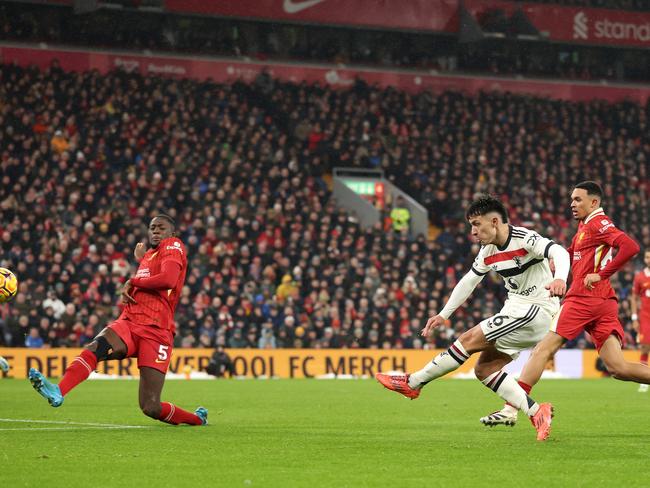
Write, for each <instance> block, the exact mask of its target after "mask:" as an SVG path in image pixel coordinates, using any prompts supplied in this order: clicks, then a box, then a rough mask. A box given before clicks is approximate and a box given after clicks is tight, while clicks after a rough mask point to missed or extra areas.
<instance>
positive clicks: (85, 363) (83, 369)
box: [59, 349, 97, 396]
mask: <svg viewBox="0 0 650 488" xmlns="http://www.w3.org/2000/svg"><path fill="white" fill-rule="evenodd" d="M96 367H97V357H95V354H93V353H92V352H90V351H89V350H88V349H84V350H83V352H82V353H81V354H80V355H79V356H77V357H76V358H74V360H73V361H72V363H70V366H68V367H67V369H66V370H65V373H64V374H63V378H61V381H60V382H59V388H60V389H61V395H63V396H65V395H66V394H67V393H68V392H69V391H70V390H72V389H73V388H74V387H75V386H77V385H78V384H79V383H81V382H82V381H84V380H85V379H86V378H88V376H90V373H92V372H93V371H94V370H95V368H96Z"/></svg>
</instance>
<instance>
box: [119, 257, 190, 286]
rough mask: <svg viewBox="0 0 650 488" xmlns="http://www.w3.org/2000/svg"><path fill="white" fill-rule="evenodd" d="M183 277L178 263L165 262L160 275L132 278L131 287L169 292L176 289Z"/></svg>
mask: <svg viewBox="0 0 650 488" xmlns="http://www.w3.org/2000/svg"><path fill="white" fill-rule="evenodd" d="M180 276H181V265H180V264H179V263H177V262H176V261H165V262H163V263H162V265H161V270H160V273H158V274H155V275H153V276H149V277H147V278H138V277H136V278H131V279H130V280H129V281H130V282H131V285H133V286H135V287H137V288H143V289H145V290H169V289H171V288H174V286H175V285H176V283H177V282H178V279H179V278H180Z"/></svg>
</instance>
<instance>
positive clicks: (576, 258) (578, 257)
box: [573, 251, 582, 261]
mask: <svg viewBox="0 0 650 488" xmlns="http://www.w3.org/2000/svg"><path fill="white" fill-rule="evenodd" d="M581 259H582V254H581V253H580V251H573V260H574V261H580V260H581Z"/></svg>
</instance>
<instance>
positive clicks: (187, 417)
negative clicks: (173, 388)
mask: <svg viewBox="0 0 650 488" xmlns="http://www.w3.org/2000/svg"><path fill="white" fill-rule="evenodd" d="M160 406H161V407H162V409H161V410H160V417H158V420H160V421H161V422H165V423H167V424H173V425H178V424H190V425H201V424H202V422H201V419H200V418H199V416H198V415H195V414H193V413H191V412H188V411H187V410H183V409H182V408H179V407H177V406H176V405H174V404H172V403H167V402H161V403H160Z"/></svg>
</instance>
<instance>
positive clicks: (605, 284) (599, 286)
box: [566, 208, 624, 298]
mask: <svg viewBox="0 0 650 488" xmlns="http://www.w3.org/2000/svg"><path fill="white" fill-rule="evenodd" d="M621 234H624V232H623V231H621V230H618V229H617V228H616V226H614V224H613V223H612V221H611V220H610V218H609V217H607V215H605V212H604V211H603V209H602V208H599V209H597V210H594V211H593V212H592V213H591V214H589V215H588V216H587V218H586V219H585V220H584V221H582V222H580V223H579V224H578V231H577V232H576V235H575V236H573V241H571V247H569V256H570V257H571V273H572V275H573V278H572V279H573V281H572V282H571V287H570V288H569V291H568V292H567V294H566V296H567V297H571V296H579V297H599V298H616V293H614V290H613V289H612V285H611V284H610V282H609V279H606V280H601V281H599V282H598V283H596V284H595V285H594V288H593V290H588V289H587V288H586V287H585V285H584V279H585V276H587V275H588V274H591V273H598V272H599V271H601V270H602V269H604V268H605V267H606V266H607V264H608V263H609V262H610V261H611V260H612V259H613V257H614V256H613V254H612V245H613V243H614V241H615V240H616V239H617V238H618V236H619V235H621Z"/></svg>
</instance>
